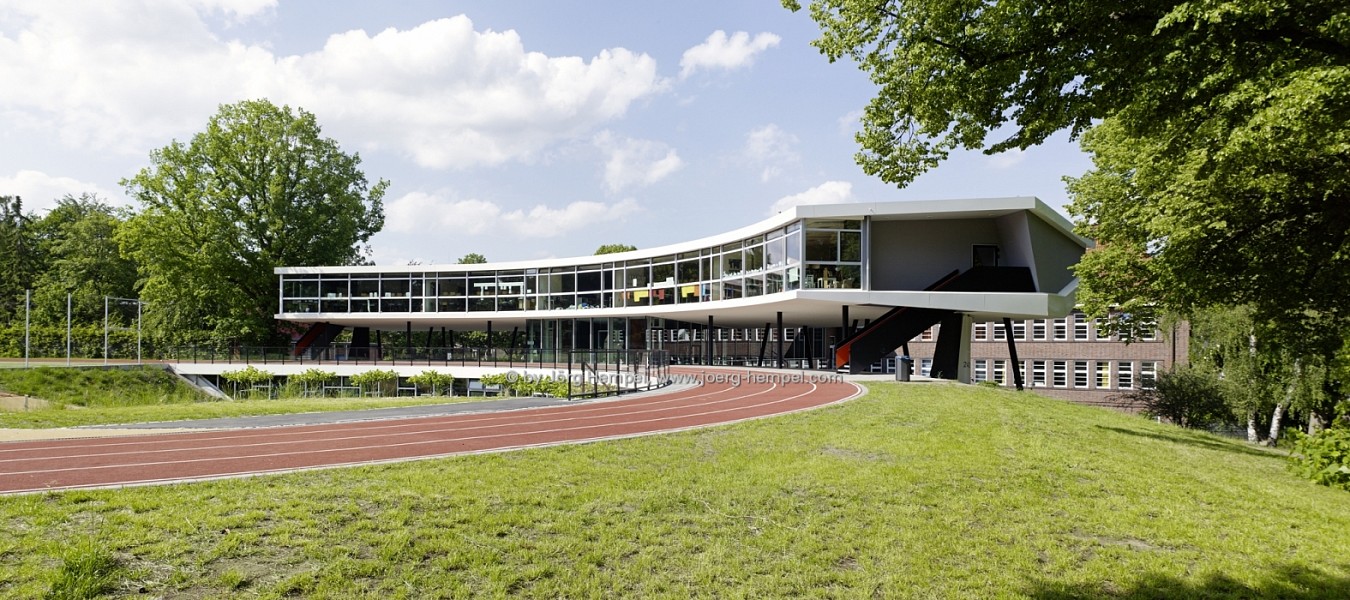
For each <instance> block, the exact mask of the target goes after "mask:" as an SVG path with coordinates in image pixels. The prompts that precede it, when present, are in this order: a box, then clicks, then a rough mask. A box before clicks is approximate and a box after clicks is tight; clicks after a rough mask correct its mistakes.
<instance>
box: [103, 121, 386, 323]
mask: <svg viewBox="0 0 1350 600" xmlns="http://www.w3.org/2000/svg"><path fill="white" fill-rule="evenodd" d="M150 159H151V166H149V167H147V168H145V169H143V170H142V171H141V172H140V173H138V174H137V175H136V176H135V177H132V178H130V179H127V180H124V181H123V182H122V183H123V186H124V187H125V188H126V190H127V193H128V195H129V196H131V197H132V198H134V199H135V200H136V201H138V202H139V203H140V205H141V210H140V212H139V213H138V214H136V215H135V216H134V217H133V218H131V219H130V220H129V221H128V223H127V225H126V227H125V229H124V230H123V231H122V233H121V234H120V236H119V239H120V241H121V245H122V248H123V250H124V251H125V253H126V254H127V255H129V256H131V257H132V258H134V259H135V260H136V261H137V263H138V265H139V268H140V272H141V276H142V281H143V283H142V289H141V297H142V298H144V299H146V300H147V301H149V302H150V306H151V311H150V312H149V313H148V315H147V322H149V323H152V324H153V325H154V326H155V327H156V329H157V330H158V331H159V333H160V335H161V336H162V337H164V338H167V339H169V340H171V341H177V342H180V343H181V342H184V341H189V340H185V339H182V337H183V336H186V335H189V333H193V332H198V331H202V330H206V331H209V332H210V334H211V337H213V338H214V341H217V342H221V341H236V342H241V343H251V344H260V343H268V342H271V343H277V342H279V341H280V339H279V338H280V337H281V336H280V334H279V333H278V330H277V323H276V322H275V321H274V319H273V318H272V315H273V314H274V313H275V312H276V311H277V308H278V296H279V291H278V289H277V283H276V276H275V275H274V274H273V268H274V267H279V266H307V265H348V264H354V263H358V262H360V261H361V260H362V255H363V252H364V251H365V249H364V247H363V244H365V243H366V242H367V241H368V240H369V239H370V237H371V236H372V235H373V234H375V233H376V232H378V231H379V230H380V229H381V228H382V227H383V226H384V209H383V205H382V201H381V199H382V198H383V196H384V193H385V189H386V187H387V186H388V182H386V181H383V180H381V181H379V182H377V183H376V184H375V185H373V186H372V185H369V184H368V183H367V181H366V177H365V175H364V174H363V173H362V172H361V170H360V168H359V167H360V164H361V159H360V157H359V156H358V155H356V154H347V153H345V152H343V151H342V150H341V148H339V147H338V143H337V142H336V141H334V140H332V139H331V138H325V137H322V136H321V132H320V128H319V125H318V122H317V120H316V119H315V117H314V115H313V114H311V113H308V112H306V111H304V110H292V109H291V108H290V107H287V106H281V107H278V106H276V105H274V104H272V103H271V102H268V101H266V100H253V101H244V102H239V103H237V104H229V105H223V106H221V107H220V110H219V112H217V113H216V115H215V116H213V117H211V119H210V121H209V122H208V123H207V127H206V130H205V131H203V132H201V133H198V134H196V135H195V136H193V138H192V140H191V141H190V142H188V143H187V144H183V143H181V142H177V141H175V142H173V143H172V144H170V145H168V146H166V147H164V148H161V149H159V150H155V151H154V152H152V153H151V155H150Z"/></svg>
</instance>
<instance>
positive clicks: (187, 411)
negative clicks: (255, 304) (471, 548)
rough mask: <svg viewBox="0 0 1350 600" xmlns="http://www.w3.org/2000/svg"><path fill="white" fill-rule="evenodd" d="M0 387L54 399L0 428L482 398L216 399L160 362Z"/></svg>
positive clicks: (6, 380)
mask: <svg viewBox="0 0 1350 600" xmlns="http://www.w3.org/2000/svg"><path fill="white" fill-rule="evenodd" d="M0 390H3V391H5V392H8V393H11V394H18V395H31V396H35V397H39V398H42V399H44V400H47V401H49V402H51V403H52V405H51V406H50V407H48V408H43V409H37V410H26V411H19V410H14V411H4V410H0V428H20V429H32V428H48V427H77V426H82V425H115V424H119V423H153V422H161V421H182V420H186V419H210V418H216V417H242V416H259V415H279V414H294V413H305V412H333V411H343V410H363V409H370V408H394V407H399V406H418V405H425V404H450V403H456V402H468V401H479V400H483V399H484V398H482V397H476V398H468V397H447V396H423V397H416V398H414V397H402V398H277V399H266V398H260V399H247V400H220V399H217V398H213V397H211V396H207V395H206V394H205V393H202V392H201V391H199V390H197V389H195V388H193V387H192V386H190V385H188V384H187V383H186V382H183V381H181V380H179V379H178V378H177V377H175V376H174V375H173V374H171V373H169V372H167V371H165V370H164V369H162V368H158V367H144V368H131V369H81V368H66V367H38V368H33V369H28V370H7V371H0Z"/></svg>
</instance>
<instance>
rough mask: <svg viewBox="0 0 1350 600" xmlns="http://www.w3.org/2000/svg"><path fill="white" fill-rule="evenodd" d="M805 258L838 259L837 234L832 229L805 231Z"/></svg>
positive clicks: (819, 259)
mask: <svg viewBox="0 0 1350 600" xmlns="http://www.w3.org/2000/svg"><path fill="white" fill-rule="evenodd" d="M806 260H811V261H826V262H835V261H838V260H839V234H837V233H835V232H833V231H807V232H806Z"/></svg>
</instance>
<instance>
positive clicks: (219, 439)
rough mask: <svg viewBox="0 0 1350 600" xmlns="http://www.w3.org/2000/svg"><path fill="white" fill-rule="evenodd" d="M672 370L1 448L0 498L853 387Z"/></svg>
mask: <svg viewBox="0 0 1350 600" xmlns="http://www.w3.org/2000/svg"><path fill="white" fill-rule="evenodd" d="M672 371H674V372H675V373H676V375H677V376H679V377H682V378H686V380H687V378H690V377H698V378H701V381H702V383H701V384H699V385H696V386H692V387H689V386H686V387H684V388H683V389H678V390H673V391H671V392H669V393H664V394H652V395H644V396H641V397H633V398H626V399H621V400H612V401H605V402H592V403H586V404H569V405H566V406H546V407H537V408H525V409H519V410H506V411H501V412H490V413H484V412H478V413H470V414H452V415H440V416H423V417H412V418H398V419H388V420H363V421H356V422H337V423H321V424H308V425H290V426H276V427H256V428H249V429H228V430H210V431H200V432H189V433H174V434H164V435H144V436H136V437H120V438H95V439H78V440H47V441H31V442H10V443H0V493H22V492H36V491H43V490H51V489H72V488H88V487H116V486H124V485H146V484H156V483H170V482H176V481H187V480H200V479H215V478H221V477H239V476H246V475H255V474H260V473H274V472H284V471H293V470H299V469H312V468H323V467H336V466H346V465H357V464H370V463H379V462H391V461H401V460H411V459H419V458H429V457H435V456H448V455H454V454H467V453H479V452H493V451H502V450H511V449H518V448H528V447H537V446H548V445H554V444H564V443H581V442H590V441H596V440H603V439H614V438H622V437H630V436H636V435H646V434H652V433H659V432H666V431H677V430H681V429H688V428H693V427H704V426H709V425H716V424H721V423H730V422H735V421H741V420H746V419H755V418H761V417H767V416H772V415H778V414H784V413H789V412H795V411H799V410H806V409H810V408H815V407H818V406H822V405H825V404H831V403H834V402H839V401H842V400H846V399H849V398H852V397H854V396H856V395H858V394H860V393H861V391H862V388H861V387H860V386H858V385H856V384H853V383H849V382H845V381H842V380H837V379H832V380H815V379H814V378H816V377H820V376H818V375H816V376H812V375H806V376H802V375H800V374H795V373H792V372H782V373H769V372H764V371H747V370H743V369H741V370H733V369H707V370H704V369H697V368H677V369H672ZM174 425H175V426H177V427H184V426H185V425H184V424H183V423H175V424H174ZM118 427H119V428H123V429H124V428H126V426H124V425H121V426H118Z"/></svg>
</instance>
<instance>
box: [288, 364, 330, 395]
mask: <svg viewBox="0 0 1350 600" xmlns="http://www.w3.org/2000/svg"><path fill="white" fill-rule="evenodd" d="M334 379H337V373H334V372H332V371H324V370H323V369H306V370H304V371H301V372H299V373H296V374H294V375H291V376H289V377H287V378H286V387H287V392H288V395H294V394H295V392H299V394H298V395H301V396H314V395H319V394H322V392H323V385H324V384H325V383H328V382H330V381H332V380H334Z"/></svg>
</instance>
